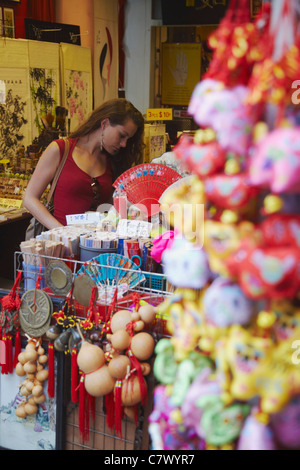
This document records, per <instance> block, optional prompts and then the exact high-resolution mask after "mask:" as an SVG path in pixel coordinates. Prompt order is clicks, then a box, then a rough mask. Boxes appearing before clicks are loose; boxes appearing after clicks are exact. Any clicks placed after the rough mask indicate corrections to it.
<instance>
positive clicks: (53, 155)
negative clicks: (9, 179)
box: [23, 142, 62, 230]
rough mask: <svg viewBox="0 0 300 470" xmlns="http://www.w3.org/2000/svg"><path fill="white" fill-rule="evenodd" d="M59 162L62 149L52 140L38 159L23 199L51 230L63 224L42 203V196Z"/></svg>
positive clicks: (32, 212) (36, 216) (24, 203)
mask: <svg viewBox="0 0 300 470" xmlns="http://www.w3.org/2000/svg"><path fill="white" fill-rule="evenodd" d="M59 162H60V150H59V147H58V144H57V143H56V142H51V144H50V145H48V147H47V148H46V150H45V151H44V152H43V154H42V155H41V157H40V159H39V161H38V164H37V166H36V168H35V170H34V173H33V175H32V176H31V178H30V181H29V183H28V186H27V188H26V191H25V194H24V199H23V205H24V207H26V209H27V210H28V211H29V212H30V213H31V214H32V215H33V216H34V217H35V218H36V219H38V221H39V222H41V224H43V225H45V227H47V228H48V229H49V230H50V229H52V228H55V227H61V226H62V224H61V223H60V222H58V220H56V219H55V218H54V217H53V215H52V214H50V212H49V211H48V210H47V209H46V207H45V206H44V205H43V204H42V202H41V197H42V195H43V193H44V191H45V189H46V188H47V186H48V184H49V183H51V181H52V180H53V178H54V175H55V173H56V170H57V167H58V165H59Z"/></svg>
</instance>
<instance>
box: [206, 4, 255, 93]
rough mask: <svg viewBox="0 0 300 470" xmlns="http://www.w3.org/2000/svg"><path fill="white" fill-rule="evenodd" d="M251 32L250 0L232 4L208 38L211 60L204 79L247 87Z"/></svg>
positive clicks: (249, 70) (252, 33)
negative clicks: (211, 54)
mask: <svg viewBox="0 0 300 470" xmlns="http://www.w3.org/2000/svg"><path fill="white" fill-rule="evenodd" d="M254 31H255V30H254V27H253V24H252V23H250V6H249V0H231V2H230V4H229V6H228V9H227V12H226V14H225V17H224V18H223V19H222V20H221V22H220V24H219V26H218V28H217V30H216V31H215V32H213V33H212V34H211V35H210V36H209V38H208V45H209V47H210V48H211V49H212V50H213V56H212V59H211V61H210V64H209V67H208V70H207V72H206V73H205V74H204V77H203V78H204V79H207V78H212V79H215V80H218V81H220V82H222V83H224V85H225V86H228V87H232V86H235V85H238V84H247V82H248V80H249V77H250V74H251V68H250V67H249V64H248V62H247V54H248V51H249V49H250V43H251V42H253V35H254Z"/></svg>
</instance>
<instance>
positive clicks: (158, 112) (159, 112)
mask: <svg viewBox="0 0 300 470" xmlns="http://www.w3.org/2000/svg"><path fill="white" fill-rule="evenodd" d="M146 118H147V121H172V119H173V109H172V108H153V109H147V114H146Z"/></svg>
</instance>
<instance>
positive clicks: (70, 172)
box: [53, 139, 113, 225]
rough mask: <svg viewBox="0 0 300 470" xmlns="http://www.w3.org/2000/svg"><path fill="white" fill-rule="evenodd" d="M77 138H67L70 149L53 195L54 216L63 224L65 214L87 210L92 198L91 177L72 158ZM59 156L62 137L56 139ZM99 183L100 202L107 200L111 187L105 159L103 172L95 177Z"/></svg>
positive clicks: (62, 142) (62, 148)
mask: <svg viewBox="0 0 300 470" xmlns="http://www.w3.org/2000/svg"><path fill="white" fill-rule="evenodd" d="M77 140H78V139H69V141H70V150H69V154H68V157H67V160H66V162H65V164H64V167H63V169H62V172H61V174H60V177H59V179H58V182H57V184H56V188H55V193H54V197H53V203H54V214H53V215H54V217H55V218H56V219H57V220H58V221H59V222H60V223H61V224H63V225H66V224H67V221H66V215H69V214H82V213H84V212H86V211H88V210H89V209H90V207H91V204H92V200H93V190H92V187H91V177H90V176H89V175H88V174H87V173H85V172H84V171H83V170H81V169H80V168H79V167H78V166H77V165H76V163H75V162H74V160H73V157H72V153H73V149H74V147H75V145H76V143H77ZM55 142H57V144H58V146H59V148H60V154H61V158H62V155H63V152H64V145H65V143H64V139H58V140H56V141H55ZM97 180H98V182H99V184H100V195H101V200H100V204H104V203H107V202H109V200H110V198H111V195H112V192H113V187H112V172H111V168H110V164H109V161H107V165H106V170H105V173H104V174H103V175H101V176H98V177H97Z"/></svg>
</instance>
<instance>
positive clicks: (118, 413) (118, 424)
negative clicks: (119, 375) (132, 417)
mask: <svg viewBox="0 0 300 470" xmlns="http://www.w3.org/2000/svg"><path fill="white" fill-rule="evenodd" d="M114 392H115V393H114V398H115V432H116V435H117V436H118V437H120V438H121V439H122V416H123V409H122V380H117V381H116V385H115V389H114Z"/></svg>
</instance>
